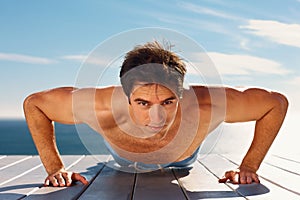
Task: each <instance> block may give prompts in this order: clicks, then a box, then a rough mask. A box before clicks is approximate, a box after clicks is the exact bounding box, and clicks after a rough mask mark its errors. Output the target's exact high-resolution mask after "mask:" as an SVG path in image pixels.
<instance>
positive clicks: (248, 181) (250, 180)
mask: <svg viewBox="0 0 300 200" xmlns="http://www.w3.org/2000/svg"><path fill="white" fill-rule="evenodd" d="M247 183H248V184H250V183H252V178H251V176H247Z"/></svg>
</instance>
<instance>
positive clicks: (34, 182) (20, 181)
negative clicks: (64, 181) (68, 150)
mask: <svg viewBox="0 0 300 200" xmlns="http://www.w3.org/2000/svg"><path fill="white" fill-rule="evenodd" d="M9 157H10V156H9ZM12 157H14V158H15V157H19V158H20V159H22V157H23V158H26V157H27V156H21V157H20V156H12ZM75 158H79V156H76V157H75ZM75 158H74V156H73V158H72V157H70V156H65V157H63V160H64V163H65V164H66V166H67V165H70V164H71V163H72V161H74V159H75ZM27 162H29V163H33V164H35V165H36V166H34V165H33V166H34V167H32V168H28V167H27V168H26V167H25V166H27V165H28V164H29V163H27ZM38 166H39V167H38ZM15 167H17V171H13V170H9V168H6V169H5V170H4V172H6V173H10V175H11V176H12V177H13V178H16V179H14V180H12V181H9V182H7V181H8V180H9V179H7V180H6V183H5V182H2V185H1V188H0V199H19V198H21V197H25V196H26V195H27V194H28V193H31V191H33V190H36V189H38V188H40V187H41V186H42V185H43V182H44V179H45V177H46V176H47V173H46V172H45V170H44V168H43V167H42V164H41V162H40V159H39V157H38V156H34V157H33V159H29V160H26V162H25V161H24V162H21V163H18V165H17V166H14V168H15ZM10 168H12V167H10ZM26 172H28V173H26ZM20 174H21V175H22V176H20ZM3 183H5V184H3Z"/></svg>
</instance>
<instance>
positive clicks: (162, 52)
mask: <svg viewBox="0 0 300 200" xmlns="http://www.w3.org/2000/svg"><path fill="white" fill-rule="evenodd" d="M167 48H169V49H166V48H164V47H163V46H162V45H160V44H159V43H158V42H152V43H146V44H145V45H142V46H137V47H135V48H134V49H133V50H132V51H130V52H128V53H127V55H126V57H125V60H124V62H123V64H122V68H121V72H120V78H121V84H122V87H123V90H124V92H125V94H126V95H127V97H128V100H129V103H130V105H131V106H130V113H131V116H132V119H133V120H134V121H135V123H136V124H138V125H140V126H141V127H143V129H144V128H145V131H146V132H152V133H155V132H159V131H160V130H164V129H166V128H167V127H168V126H169V125H171V124H172V122H173V120H174V119H175V116H176V113H177V107H178V99H179V97H181V96H182V92H183V79H184V75H185V73H186V68H185V65H184V63H183V62H182V60H181V59H180V58H179V57H178V56H177V55H176V54H175V53H173V52H171V51H170V48H171V46H168V47H167Z"/></svg>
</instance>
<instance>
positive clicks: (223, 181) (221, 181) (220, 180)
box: [219, 177, 228, 183]
mask: <svg viewBox="0 0 300 200" xmlns="http://www.w3.org/2000/svg"><path fill="white" fill-rule="evenodd" d="M227 180H228V178H226V177H224V178H220V179H219V183H226V181H227Z"/></svg>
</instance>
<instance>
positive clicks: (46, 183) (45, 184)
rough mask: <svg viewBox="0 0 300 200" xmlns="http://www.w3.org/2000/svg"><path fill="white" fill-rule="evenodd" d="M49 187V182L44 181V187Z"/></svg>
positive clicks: (47, 180)
mask: <svg viewBox="0 0 300 200" xmlns="http://www.w3.org/2000/svg"><path fill="white" fill-rule="evenodd" d="M49 185H50V180H49V179H48V178H46V179H45V181H44V186H46V187H47V186H49Z"/></svg>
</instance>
